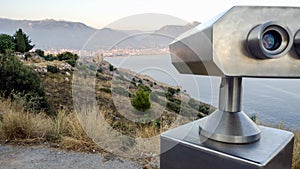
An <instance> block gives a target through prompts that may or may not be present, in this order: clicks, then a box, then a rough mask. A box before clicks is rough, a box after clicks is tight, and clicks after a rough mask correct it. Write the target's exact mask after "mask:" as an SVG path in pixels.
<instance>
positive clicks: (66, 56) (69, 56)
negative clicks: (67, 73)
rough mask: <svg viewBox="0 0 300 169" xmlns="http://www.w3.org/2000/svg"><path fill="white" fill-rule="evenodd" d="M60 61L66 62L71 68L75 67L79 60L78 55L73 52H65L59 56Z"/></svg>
mask: <svg viewBox="0 0 300 169" xmlns="http://www.w3.org/2000/svg"><path fill="white" fill-rule="evenodd" d="M57 58H58V60H60V61H63V60H65V61H66V62H67V63H69V64H70V65H71V66H73V67H75V65H76V61H77V59H78V58H79V56H78V55H77V54H73V53H71V52H63V53H60V54H58V55H57Z"/></svg>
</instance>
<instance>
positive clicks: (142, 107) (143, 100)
mask: <svg viewBox="0 0 300 169" xmlns="http://www.w3.org/2000/svg"><path fill="white" fill-rule="evenodd" d="M131 104H132V106H133V107H134V108H136V109H137V110H139V111H142V112H145V111H147V110H148V109H150V107H151V103H150V99H149V92H145V91H144V90H139V91H138V92H137V93H136V97H135V98H133V99H131Z"/></svg>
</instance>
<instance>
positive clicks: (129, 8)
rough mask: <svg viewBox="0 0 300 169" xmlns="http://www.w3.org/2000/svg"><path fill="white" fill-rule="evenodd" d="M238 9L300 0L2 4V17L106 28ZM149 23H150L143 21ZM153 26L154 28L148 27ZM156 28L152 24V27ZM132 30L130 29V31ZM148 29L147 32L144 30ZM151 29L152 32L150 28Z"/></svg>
mask: <svg viewBox="0 0 300 169" xmlns="http://www.w3.org/2000/svg"><path fill="white" fill-rule="evenodd" d="M235 5H264V6H298V7H300V1H299V0H208V1H203V0H184V1H183V0H176V1H175V0H106V1H104V0H0V17H1V18H9V19H21V20H23V19H26V20H42V19H55V20H66V21H74V22H83V23H85V24H86V25H88V26H92V27H94V28H98V29H100V28H103V27H106V26H107V25H110V24H111V23H114V22H116V21H118V20H120V19H122V18H124V17H128V16H132V15H138V14H145V13H159V14H164V15H168V16H172V17H175V18H180V19H182V20H184V21H187V22H192V21H199V22H206V21H208V20H209V19H210V18H212V17H214V16H216V15H218V14H219V13H221V12H223V11H225V10H227V9H229V8H230V7H232V6H235ZM143 22H148V21H147V19H144V20H142V21H140V24H141V25H143V24H144V23H143ZM148 25H151V24H148ZM152 25H153V24H152ZM128 29H129V28H128ZM145 29H147V28H145ZM149 29H150V28H149Z"/></svg>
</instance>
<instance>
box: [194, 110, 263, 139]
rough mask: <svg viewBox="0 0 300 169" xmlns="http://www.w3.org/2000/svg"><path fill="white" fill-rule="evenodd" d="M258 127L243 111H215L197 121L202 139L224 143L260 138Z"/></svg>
mask: <svg viewBox="0 0 300 169" xmlns="http://www.w3.org/2000/svg"><path fill="white" fill-rule="evenodd" d="M260 133H261V131H260V129H259V128H258V127H257V126H256V124H255V123H254V122H253V121H252V120H251V119H250V118H249V117H248V116H247V115H246V114H245V113H244V112H242V111H241V112H225V111H219V110H217V111H215V112H214V113H212V114H211V115H209V116H207V117H205V118H203V120H201V121H200V122H199V134H200V136H203V137H204V138H203V139H206V138H208V139H212V140H215V141H220V142H225V143H239V144H242V143H252V142H255V141H257V140H259V139H260Z"/></svg>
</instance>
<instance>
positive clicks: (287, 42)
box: [169, 6, 300, 143]
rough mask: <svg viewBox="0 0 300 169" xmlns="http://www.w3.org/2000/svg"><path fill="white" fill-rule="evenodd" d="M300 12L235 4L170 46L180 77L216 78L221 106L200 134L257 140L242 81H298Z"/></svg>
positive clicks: (240, 140) (226, 139)
mask: <svg viewBox="0 0 300 169" xmlns="http://www.w3.org/2000/svg"><path fill="white" fill-rule="evenodd" d="M299 16H300V9H299V8H294V7H264V6H263V7H261V6H260V7H256V6H235V7H233V8H231V9H229V10H227V11H225V12H224V13H222V14H220V15H219V16H217V17H215V18H213V19H212V20H211V21H210V22H207V23H204V24H201V25H199V26H197V27H195V28H193V29H191V30H189V31H187V32H185V33H183V34H182V35H180V36H179V37H178V38H176V39H175V40H174V41H173V42H172V43H171V44H170V46H169V47H170V53H171V58H172V64H173V65H174V66H175V67H176V69H177V70H178V71H179V72H180V73H183V74H193V75H209V76H220V77H222V82H221V85H220V93H219V95H220V96H219V107H218V110H216V111H215V112H214V113H212V114H211V115H209V116H208V117H205V118H204V119H203V120H202V121H201V122H200V124H199V132H200V135H202V136H204V137H207V138H210V139H212V140H216V141H220V142H226V143H250V142H255V141H257V140H259V139H260V130H259V128H258V127H257V126H256V125H255V124H254V123H253V122H252V121H251V120H250V119H249V118H248V117H247V115H245V113H244V112H243V111H242V106H241V105H242V104H241V98H242V78H243V77H256V78H300V33H299V30H300V22H299V21H298V20H297V18H298V17H299Z"/></svg>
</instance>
